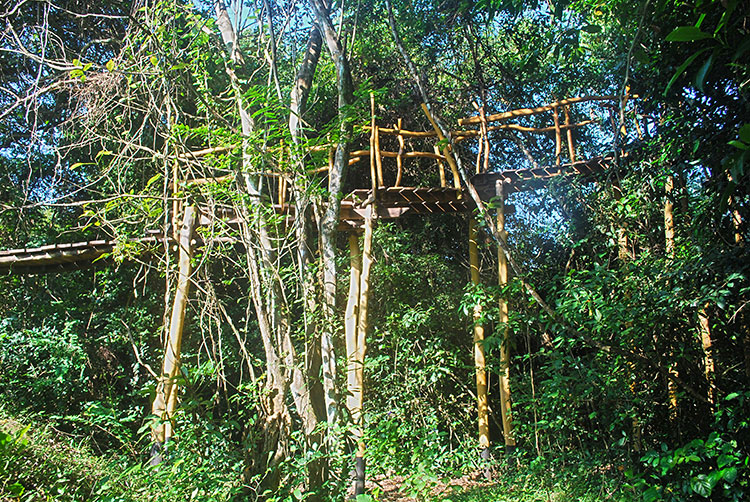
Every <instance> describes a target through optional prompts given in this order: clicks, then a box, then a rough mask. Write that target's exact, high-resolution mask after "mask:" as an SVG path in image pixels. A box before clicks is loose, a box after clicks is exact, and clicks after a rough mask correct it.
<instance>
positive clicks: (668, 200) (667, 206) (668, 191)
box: [664, 175, 675, 258]
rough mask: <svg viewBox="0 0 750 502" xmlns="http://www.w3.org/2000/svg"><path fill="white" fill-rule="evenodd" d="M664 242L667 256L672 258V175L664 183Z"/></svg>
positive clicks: (673, 247)
mask: <svg viewBox="0 0 750 502" xmlns="http://www.w3.org/2000/svg"><path fill="white" fill-rule="evenodd" d="M664 192H665V198H664V242H665V249H666V252H667V256H668V257H669V258H674V250H675V245H674V236H675V233H674V203H673V202H672V195H673V192H674V177H673V176H672V175H669V176H667V180H666V182H665V183H664Z"/></svg>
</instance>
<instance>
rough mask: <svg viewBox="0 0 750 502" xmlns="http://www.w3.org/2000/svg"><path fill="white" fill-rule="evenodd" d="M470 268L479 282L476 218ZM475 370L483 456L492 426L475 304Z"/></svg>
mask: <svg viewBox="0 0 750 502" xmlns="http://www.w3.org/2000/svg"><path fill="white" fill-rule="evenodd" d="M469 269H470V272H471V283H472V284H474V285H475V286H476V285H478V284H479V249H478V246H477V224H476V220H475V219H474V218H471V219H469ZM473 317H474V328H473V331H474V338H473V347H474V370H475V373H476V384H477V418H478V424H479V450H480V454H481V456H482V458H484V459H488V458H489V455H490V427H489V413H488V405H487V371H486V369H485V368H486V364H485V357H484V326H482V325H481V324H480V323H479V320H480V319H481V317H482V306H481V305H475V306H474V313H473Z"/></svg>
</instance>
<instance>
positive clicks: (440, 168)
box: [433, 145, 447, 188]
mask: <svg viewBox="0 0 750 502" xmlns="http://www.w3.org/2000/svg"><path fill="white" fill-rule="evenodd" d="M433 148H434V150H435V153H436V154H437V155H440V149H439V148H438V147H437V145H435V146H434V147H433ZM437 165H438V174H439V175H440V186H441V187H442V188H445V187H446V186H447V183H446V181H445V167H443V161H442V160H440V159H438V161H437Z"/></svg>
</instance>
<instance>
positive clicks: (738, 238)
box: [727, 173, 742, 245]
mask: <svg viewBox="0 0 750 502" xmlns="http://www.w3.org/2000/svg"><path fill="white" fill-rule="evenodd" d="M727 178H728V180H729V183H734V178H733V177H732V174H731V173H730V174H727ZM728 206H729V210H730V211H731V213H732V226H733V227H734V243H735V244H737V245H742V215H741V214H740V211H739V209H737V204H735V202H734V197H732V196H731V195H730V196H729V201H728Z"/></svg>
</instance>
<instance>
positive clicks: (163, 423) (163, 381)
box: [151, 206, 196, 464]
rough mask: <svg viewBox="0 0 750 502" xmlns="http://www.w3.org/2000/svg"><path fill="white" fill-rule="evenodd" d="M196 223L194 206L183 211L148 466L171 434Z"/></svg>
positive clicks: (153, 409)
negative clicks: (174, 286)
mask: <svg viewBox="0 0 750 502" xmlns="http://www.w3.org/2000/svg"><path fill="white" fill-rule="evenodd" d="M195 223H196V209H195V206H188V207H186V208H185V216H184V218H183V222H182V229H181V230H180V235H179V237H180V240H179V259H178V277H177V288H176V289H175V295H174V302H173V306H172V315H171V318H170V321H169V332H168V333H167V340H166V347H165V351H164V362H163V365H162V371H161V376H160V377H159V382H158V383H157V386H156V396H155V397H154V402H153V404H152V407H151V413H152V414H153V415H155V416H157V417H158V418H159V419H160V420H159V422H158V423H155V425H154V426H153V428H152V430H151V438H152V440H153V442H154V446H153V448H152V452H151V463H152V464H158V463H159V462H160V461H161V448H162V446H163V445H164V444H165V443H166V442H167V441H169V439H170V438H171V437H172V435H173V423H172V420H173V417H174V412H175V410H176V409H177V391H178V389H177V382H176V379H177V374H178V373H179V370H180V350H181V347H182V332H183V328H184V326H185V311H186V309H187V302H188V294H189V292H190V274H191V273H192V265H191V261H190V260H191V259H192V255H193V231H194V229H195Z"/></svg>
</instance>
